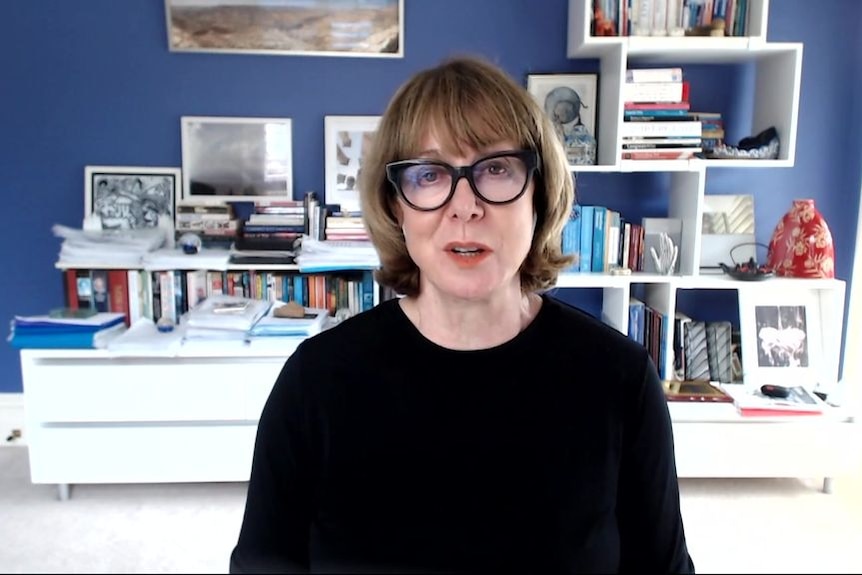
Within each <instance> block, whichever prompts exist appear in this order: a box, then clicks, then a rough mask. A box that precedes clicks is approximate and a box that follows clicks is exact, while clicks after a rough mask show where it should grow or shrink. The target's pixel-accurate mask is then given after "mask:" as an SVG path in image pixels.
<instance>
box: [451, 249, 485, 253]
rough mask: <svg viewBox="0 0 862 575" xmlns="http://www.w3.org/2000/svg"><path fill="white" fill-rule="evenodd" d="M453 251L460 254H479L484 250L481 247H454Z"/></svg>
mask: <svg viewBox="0 0 862 575" xmlns="http://www.w3.org/2000/svg"><path fill="white" fill-rule="evenodd" d="M452 251H453V252H456V253H459V254H477V253H479V252H480V251H482V250H480V249H479V248H452Z"/></svg>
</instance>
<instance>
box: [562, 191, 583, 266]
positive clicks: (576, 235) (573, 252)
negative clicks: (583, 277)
mask: <svg viewBox="0 0 862 575" xmlns="http://www.w3.org/2000/svg"><path fill="white" fill-rule="evenodd" d="M562 236H563V237H562V244H563V245H562V250H563V254H564V255H567V256H575V259H574V261H573V262H572V265H571V266H570V267H569V268H568V269H567V270H566V271H570V272H577V271H579V270H580V263H579V260H580V248H581V206H579V205H578V204H575V205H574V206H573V207H572V214H571V216H570V217H569V221H568V222H566V225H565V226H563V234H562Z"/></svg>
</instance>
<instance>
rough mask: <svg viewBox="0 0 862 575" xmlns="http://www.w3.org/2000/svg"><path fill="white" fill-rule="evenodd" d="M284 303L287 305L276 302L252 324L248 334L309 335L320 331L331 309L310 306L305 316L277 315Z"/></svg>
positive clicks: (268, 335)
mask: <svg viewBox="0 0 862 575" xmlns="http://www.w3.org/2000/svg"><path fill="white" fill-rule="evenodd" d="M283 305H285V304H284V303H283V302H275V303H274V304H273V306H272V308H271V309H270V310H269V313H267V314H266V315H265V316H263V317H262V318H260V320H258V322H257V323H255V324H254V326H252V328H251V330H249V332H248V335H249V336H251V337H271V336H281V337H286V336H306V337H307V336H311V335H314V334H316V333H319V332H320V331H321V330H322V329H323V326H324V324H325V323H326V319H327V318H328V317H329V310H326V309H317V308H309V307H307V308H305V315H304V316H303V317H277V316H276V315H275V310H276V309H278V308H280V307H281V306H283Z"/></svg>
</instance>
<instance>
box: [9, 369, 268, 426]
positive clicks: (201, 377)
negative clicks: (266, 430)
mask: <svg viewBox="0 0 862 575" xmlns="http://www.w3.org/2000/svg"><path fill="white" fill-rule="evenodd" d="M283 363H284V360H283V359H261V358H247V359H245V358H230V359H222V358H195V359H178V358H170V359H165V360H159V359H126V358H123V359H83V360H73V359H56V360H54V359H42V360H37V361H35V362H34V363H33V365H32V366H31V370H30V371H29V373H28V377H26V378H25V398H26V399H25V401H26V406H27V410H28V420H29V421H30V422H32V423H41V422H109V421H243V420H249V419H251V420H256V419H257V416H258V415H259V414H260V411H259V408H257V406H258V405H259V404H260V401H259V399H255V401H254V402H253V403H254V405H255V407H256V408H257V409H258V411H257V413H256V414H254V413H253V410H249V409H248V408H247V396H248V395H249V391H248V388H249V387H250V386H252V387H253V388H254V389H255V390H257V391H256V393H255V394H254V395H255V398H258V397H259V396H260V395H261V392H260V389H259V388H261V387H263V388H271V387H272V384H273V383H274V382H275V378H276V377H277V376H278V373H279V371H280V369H281V366H282V365H283ZM267 394H268V391H267Z"/></svg>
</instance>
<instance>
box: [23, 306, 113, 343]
mask: <svg viewBox="0 0 862 575" xmlns="http://www.w3.org/2000/svg"><path fill="white" fill-rule="evenodd" d="M123 317H124V316H122V314H121V317H120V322H119V323H117V324H114V325H111V326H109V327H105V328H100V329H98V330H95V331H69V330H66V331H55V330H51V331H48V332H39V331H34V330H27V331H22V330H21V329H19V328H14V329H13V331H12V333H10V334H9V337H8V338H7V340H8V341H9V343H10V344H11V345H12V347H15V348H18V349H103V348H105V347H107V345H108V343H109V342H110V341H111V340H112V339H113V338H115V337H117V336H119V335H121V334H122V333H123V332H124V331H126V324H125V322H124V321H123Z"/></svg>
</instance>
